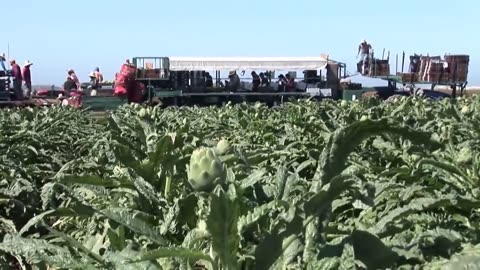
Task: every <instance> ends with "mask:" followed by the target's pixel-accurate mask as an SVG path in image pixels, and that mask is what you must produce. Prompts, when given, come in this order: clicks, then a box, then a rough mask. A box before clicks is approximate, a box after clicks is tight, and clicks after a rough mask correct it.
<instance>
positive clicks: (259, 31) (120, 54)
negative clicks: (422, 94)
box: [0, 0, 480, 85]
mask: <svg viewBox="0 0 480 270" xmlns="http://www.w3.org/2000/svg"><path fill="white" fill-rule="evenodd" d="M4 2H5V3H2V11H7V12H2V13H3V18H2V21H3V22H4V24H3V25H4V28H3V29H2V38H1V41H0V51H1V50H3V51H5V52H7V44H10V57H11V58H14V59H16V60H17V62H19V63H21V64H23V62H24V61H25V60H27V59H28V60H30V61H32V62H34V66H33V70H32V79H33V81H34V82H33V83H34V84H52V83H55V84H59V83H63V81H64V78H65V72H66V69H67V68H70V67H71V68H74V69H75V70H76V71H77V74H78V75H79V77H80V79H81V80H82V79H83V80H86V79H87V74H88V73H89V71H91V70H92V69H93V68H94V67H96V66H99V67H100V69H101V70H102V71H103V73H104V76H105V77H106V79H108V80H112V79H113V76H114V74H115V72H117V71H118V69H119V66H120V65H121V64H122V63H123V62H124V60H125V59H127V58H131V57H134V56H317V55H320V54H321V53H328V54H330V57H331V58H332V59H335V60H338V61H342V62H345V63H347V67H348V70H349V71H351V72H354V71H355V63H356V58H355V57H356V53H357V46H358V43H359V41H360V40H361V39H362V38H365V39H367V40H368V41H369V42H370V43H371V44H372V45H373V46H374V49H376V51H377V54H378V53H380V54H381V52H382V50H383V48H385V49H386V50H387V51H388V50H389V51H390V54H391V70H392V72H395V54H396V53H398V54H401V53H402V51H405V52H406V53H407V55H410V54H412V53H414V52H415V53H421V54H427V53H429V54H430V55H444V54H445V53H452V54H456V53H457V54H469V55H470V71H469V85H480V63H479V61H478V60H479V57H480V36H479V35H478V33H479V32H478V31H479V30H478V28H479V27H480V19H479V17H478V11H479V10H480V2H479V1H474V0H456V1H446V0H435V1H434V0H423V1H419V0H417V1H414V0H403V1H387V0H383V1H382V0H375V1H374V0H370V1H368V0H364V1H358V0H357V1H353V0H343V1H319V0H317V1H305V0H303V1H302V0H297V1H270V0H264V1H253V0H245V1H220V0H203V1H183V2H181V1H161V0H157V1H152V0H136V1H123V2H122V0H119V1H113V0H103V1H101V0H98V1H93V0H82V1H78V2H77V1H60V0H42V1H39V0H37V1H34V0H23V1H4Z"/></svg>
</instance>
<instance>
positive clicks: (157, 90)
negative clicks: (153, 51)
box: [82, 55, 346, 110]
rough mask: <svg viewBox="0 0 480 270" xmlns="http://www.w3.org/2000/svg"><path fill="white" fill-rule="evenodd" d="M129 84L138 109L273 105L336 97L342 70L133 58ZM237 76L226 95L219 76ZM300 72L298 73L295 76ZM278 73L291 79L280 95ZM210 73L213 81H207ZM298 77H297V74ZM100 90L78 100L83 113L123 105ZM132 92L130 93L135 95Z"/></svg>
mask: <svg viewBox="0 0 480 270" xmlns="http://www.w3.org/2000/svg"><path fill="white" fill-rule="evenodd" d="M131 63H132V65H133V66H134V67H135V70H136V71H135V75H134V79H135V81H136V82H140V83H142V84H143V85H144V86H145V93H144V97H143V99H142V103H148V104H153V105H162V106H183V105H187V106H188V105H197V106H207V105H222V104H225V103H227V102H232V103H239V102H257V101H260V102H265V103H268V104H272V105H274V104H278V103H281V102H284V101H287V100H290V99H298V98H306V97H311V98H314V99H323V98H334V99H338V98H340V97H341V92H340V83H339V82H340V79H341V78H342V77H343V76H345V74H346V65H345V64H344V63H340V62H337V61H334V60H331V59H329V58H328V55H322V56H318V57H134V58H133V59H132V61H131ZM233 71H235V72H236V73H240V74H241V75H243V76H241V77H242V78H241V84H240V87H239V88H238V89H236V90H235V91H231V90H230V89H228V87H226V83H224V81H223V80H224V79H226V77H225V76H224V75H223V74H222V73H224V72H233ZM251 71H255V72H256V73H257V74H260V73H261V74H263V75H264V78H265V80H266V82H267V83H266V84H265V85H262V86H260V87H253V82H248V81H246V80H252V78H250V77H248V76H244V75H245V74H249V72H251ZM299 71H300V72H299ZM282 72H284V73H285V74H289V75H290V77H293V78H295V80H296V83H295V88H294V89H290V91H286V90H285V88H284V87H282V86H281V85H279V84H278V83H277V82H275V74H280V73H282ZM210 73H212V74H213V75H214V76H212V75H210ZM298 73H300V74H301V75H300V76H298V75H297V74H298ZM114 88H115V86H112V88H111V89H110V88H109V89H108V90H107V89H104V88H102V89H101V90H99V91H98V92H97V93H98V94H97V96H89V95H88V94H87V95H85V96H83V97H82V105H83V107H88V108H90V109H91V110H104V109H107V108H108V109H111V108H112V107H116V106H118V105H121V104H125V103H128V102H129V98H128V95H127V96H116V95H114V91H113V89H114ZM137 90H138V89H133V90H132V91H137Z"/></svg>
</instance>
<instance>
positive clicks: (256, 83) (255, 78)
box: [251, 71, 261, 91]
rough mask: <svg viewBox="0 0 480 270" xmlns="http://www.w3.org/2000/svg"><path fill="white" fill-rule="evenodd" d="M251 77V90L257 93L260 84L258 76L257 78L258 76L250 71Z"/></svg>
mask: <svg viewBox="0 0 480 270" xmlns="http://www.w3.org/2000/svg"><path fill="white" fill-rule="evenodd" d="M251 75H252V90H253V91H257V90H258V87H259V86H260V83H261V79H260V76H258V74H257V73H256V72H255V71H252V73H251Z"/></svg>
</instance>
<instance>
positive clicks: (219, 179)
mask: <svg viewBox="0 0 480 270" xmlns="http://www.w3.org/2000/svg"><path fill="white" fill-rule="evenodd" d="M187 176H188V182H189V183H190V185H191V186H192V188H193V189H194V190H196V191H205V192H209V191H211V190H213V189H214V188H215V187H216V186H217V185H218V184H224V183H225V179H226V168H225V165H224V164H223V163H222V162H221V161H220V159H219V158H218V157H217V154H216V153H215V151H214V149H211V148H205V147H202V148H199V149H196V150H194V151H193V153H192V155H191V157H190V164H189V165H187Z"/></svg>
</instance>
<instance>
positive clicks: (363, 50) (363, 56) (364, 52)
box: [357, 39, 372, 75]
mask: <svg viewBox="0 0 480 270" xmlns="http://www.w3.org/2000/svg"><path fill="white" fill-rule="evenodd" d="M371 49H372V45H370V44H369V43H368V42H367V41H366V40H365V39H362V40H361V41H360V45H358V53H357V57H358V56H359V55H360V61H361V62H362V74H364V75H365V69H366V64H367V63H368V58H369V56H370V50H371Z"/></svg>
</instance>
